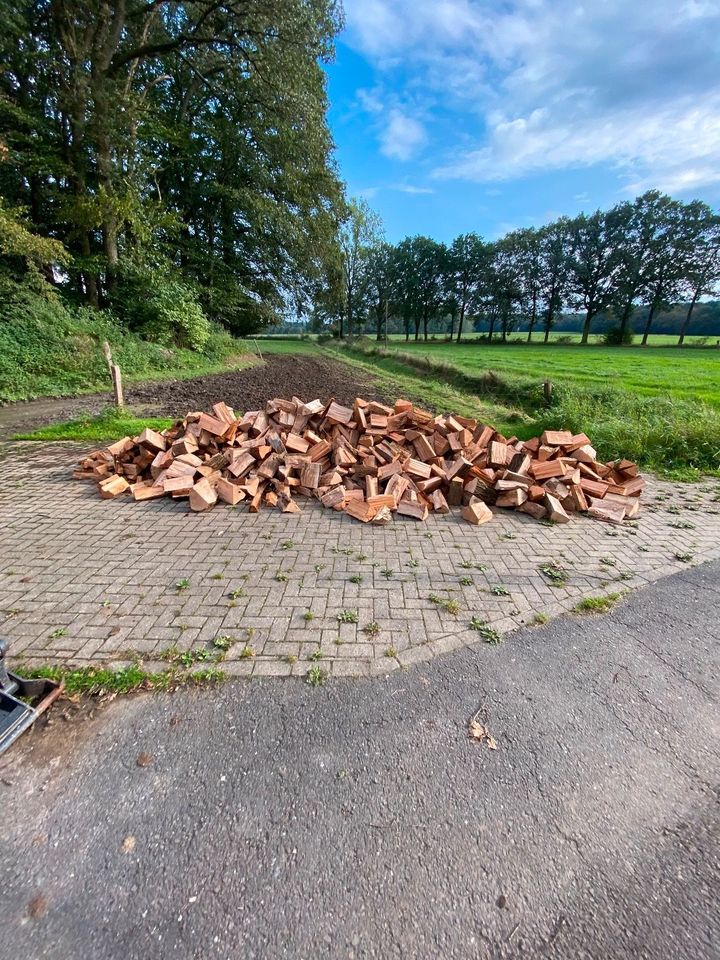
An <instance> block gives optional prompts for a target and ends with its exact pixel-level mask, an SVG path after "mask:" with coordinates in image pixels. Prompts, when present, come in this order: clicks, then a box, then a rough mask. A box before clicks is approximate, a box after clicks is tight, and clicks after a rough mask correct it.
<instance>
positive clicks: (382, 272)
mask: <svg viewBox="0 0 720 960" xmlns="http://www.w3.org/2000/svg"><path fill="white" fill-rule="evenodd" d="M393 254H394V250H393V247H392V246H391V244H389V243H384V242H383V243H378V244H376V245H375V246H374V247H371V248H370V251H369V254H368V265H367V267H368V290H369V294H370V300H371V303H372V309H373V311H374V313H375V339H376V340H382V339H383V331H384V333H385V336H387V326H386V323H387V319H388V314H389V311H390V302H391V300H392V299H393V297H394V293H395V279H396V273H395V257H394V255H393Z"/></svg>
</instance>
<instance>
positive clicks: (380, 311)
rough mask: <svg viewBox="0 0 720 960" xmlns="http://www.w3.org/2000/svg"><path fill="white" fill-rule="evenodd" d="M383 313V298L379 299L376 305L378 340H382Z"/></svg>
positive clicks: (376, 333) (376, 335)
mask: <svg viewBox="0 0 720 960" xmlns="http://www.w3.org/2000/svg"><path fill="white" fill-rule="evenodd" d="M382 315H383V305H382V300H380V301H378V303H377V305H376V307H375V316H376V317H377V327H376V331H375V339H376V340H382V325H383V321H382Z"/></svg>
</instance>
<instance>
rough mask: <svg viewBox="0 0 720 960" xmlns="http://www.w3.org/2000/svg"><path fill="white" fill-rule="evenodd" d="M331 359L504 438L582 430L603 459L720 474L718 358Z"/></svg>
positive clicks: (461, 349)
mask: <svg viewBox="0 0 720 960" xmlns="http://www.w3.org/2000/svg"><path fill="white" fill-rule="evenodd" d="M335 351H336V352H337V353H338V354H339V355H341V356H345V357H348V358H352V359H354V360H355V361H356V362H360V363H362V364H364V365H365V366H366V367H367V369H368V371H377V372H378V373H379V374H380V375H381V376H383V377H390V378H392V380H393V382H394V384H395V385H396V387H397V390H398V393H402V391H403V389H406V388H407V389H408V390H409V389H411V388H412V389H416V388H417V386H419V387H420V389H421V390H423V389H424V390H425V391H426V393H427V394H428V396H429V397H431V398H432V403H433V406H434V407H435V408H437V409H453V407H449V406H445V405H444V404H443V399H444V396H445V395H446V393H447V391H449V390H452V392H453V394H454V396H455V397H461V398H463V400H464V401H465V402H464V403H463V407H467V405H470V406H473V407H474V408H475V410H476V414H475V415H476V416H477V417H478V418H479V419H482V420H484V421H485V422H488V423H492V424H494V425H495V426H496V427H497V428H498V429H499V430H500V431H501V432H504V433H506V434H510V433H513V434H516V435H517V436H519V437H522V438H527V437H529V436H532V435H534V434H536V433H539V432H541V431H542V430H546V429H570V430H572V431H573V432H574V433H580V432H583V431H584V432H586V433H587V434H588V435H589V436H590V437H591V438H592V441H593V443H594V445H595V446H596V447H597V449H598V451H599V453H600V455H601V457H603V458H604V459H614V458H618V457H629V458H630V459H632V460H635V461H636V462H638V463H640V464H641V465H642V466H644V467H645V468H650V469H653V470H655V471H658V472H660V473H663V474H666V475H671V476H676V477H679V478H683V479H692V478H697V477H699V476H700V475H702V474H703V473H711V474H715V475H717V474H718V473H720V351H719V352H717V353H716V352H715V351H714V350H713V349H707V350H701V349H696V350H687V351H686V350H680V349H669V348H666V347H645V348H635V347H628V348H613V347H599V346H586V347H580V346H572V345H570V346H564V345H550V346H545V347H542V346H537V347H536V346H521V345H515V344H508V345H504V346H501V345H497V346H494V345H488V344H482V343H481V344H459V345H458V344H449V343H442V342H441V341H436V342H434V343H433V342H432V341H430V342H428V343H425V342H423V343H418V344H413V343H411V344H410V345H407V344H405V343H403V344H402V345H400V344H393V343H389V344H388V345H387V346H385V345H384V344H377V343H374V342H373V341H370V340H365V341H361V342H357V343H355V344H353V345H351V346H344V347H342V346H341V347H336V348H335ZM545 380H551V381H552V384H553V392H552V397H551V400H550V402H549V403H548V402H547V401H546V398H545V396H544V392H543V382H544V381H545ZM430 402H431V400H428V403H430ZM457 408H458V410H459V412H461V413H462V412H465V411H464V410H461V409H459V405H457Z"/></svg>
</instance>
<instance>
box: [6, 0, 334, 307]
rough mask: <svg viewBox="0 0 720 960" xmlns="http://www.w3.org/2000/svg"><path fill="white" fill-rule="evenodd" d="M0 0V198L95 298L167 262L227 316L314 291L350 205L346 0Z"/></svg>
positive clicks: (108, 296) (115, 292)
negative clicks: (337, 80)
mask: <svg viewBox="0 0 720 960" xmlns="http://www.w3.org/2000/svg"><path fill="white" fill-rule="evenodd" d="M0 3H2V7H0V11H2V12H4V13H5V12H10V13H12V16H11V17H8V23H9V28H8V29H6V30H4V31H3V33H2V35H0V59H2V62H3V66H4V70H3V72H2V73H1V74H0V103H1V104H2V107H0V137H2V139H3V140H4V141H5V143H6V144H7V147H8V150H9V151H10V164H9V165H2V166H4V167H7V166H9V168H10V172H9V173H6V172H5V171H3V172H0V190H1V191H2V192H3V194H4V195H5V196H6V197H7V198H8V199H9V200H10V202H11V203H13V204H20V205H24V206H28V207H29V208H30V209H31V210H37V211H39V213H38V214H37V215H38V216H41V217H43V219H44V223H43V227H44V228H46V229H47V231H48V233H49V235H51V236H53V237H55V238H57V239H60V240H62V241H63V242H65V243H66V244H67V245H68V247H69V248H70V250H71V252H72V253H73V256H74V268H73V272H72V276H73V277H75V278H76V281H77V286H78V289H79V290H80V291H81V292H82V294H83V295H84V296H85V297H86V298H87V299H88V300H89V301H90V302H91V303H94V304H98V303H102V302H107V301H113V300H114V299H115V298H116V297H117V296H119V295H120V294H119V289H118V288H119V286H120V285H121V284H122V283H123V282H124V278H125V276H126V274H127V271H128V269H130V270H131V271H135V275H136V274H137V270H138V269H139V270H141V271H142V270H144V271H146V272H153V271H155V272H156V271H157V270H158V269H159V268H160V267H161V266H162V269H164V270H166V271H167V270H178V269H179V268H182V271H183V278H184V280H186V281H187V282H188V283H190V284H192V285H194V286H195V287H196V288H197V289H198V291H199V295H200V296H201V299H202V301H203V304H204V306H205V308H206V310H207V311H208V312H209V313H211V314H212V315H215V316H217V318H218V319H221V320H224V321H226V322H228V323H229V324H230V325H233V324H235V325H236V326H237V325H241V324H242V323H243V322H244V321H245V319H247V317H248V316H251V315H253V313H254V314H255V317H256V319H257V317H262V315H263V311H264V310H265V309H266V305H267V304H270V305H271V306H273V307H276V308H278V309H279V308H281V307H282V306H283V305H285V304H286V303H292V304H293V305H294V306H297V305H298V303H300V302H302V301H304V300H306V299H307V297H308V294H309V291H310V290H311V289H312V287H313V284H314V283H315V281H316V280H317V277H318V276H319V275H321V274H322V262H321V261H322V260H323V258H325V257H326V256H328V255H330V250H331V248H332V246H333V244H334V243H335V242H336V235H337V221H338V217H339V215H341V214H342V187H341V184H340V182H339V180H338V177H337V174H336V172H335V169H334V166H333V161H332V140H331V137H330V134H329V131H328V128H327V124H326V118H325V115H326V108H327V97H326V91H325V82H326V81H325V76H324V73H323V70H322V66H321V62H322V61H324V60H327V59H329V58H330V57H331V56H332V52H333V40H334V36H335V34H336V33H337V31H338V29H339V28H340V25H341V18H340V15H339V12H338V10H337V8H336V7H335V4H334V0H283V2H281V0H220V2H218V0H189V2H177V0H151V2H148V0H119V2H117V3H109V2H107V0H88V2H86V3H82V4H79V3H75V2H73V0H26V2H24V3H20V4H12V3H9V2H7V0H0ZM38 145H40V146H39V147H38ZM34 216H35V214H34V213H33V217H34ZM146 284H147V282H146ZM140 287H142V283H140Z"/></svg>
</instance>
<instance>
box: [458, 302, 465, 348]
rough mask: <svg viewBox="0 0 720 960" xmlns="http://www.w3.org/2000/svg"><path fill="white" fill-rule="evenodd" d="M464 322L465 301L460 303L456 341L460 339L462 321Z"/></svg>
mask: <svg viewBox="0 0 720 960" xmlns="http://www.w3.org/2000/svg"><path fill="white" fill-rule="evenodd" d="M464 322H465V301H464V300H463V302H462V303H461V304H460V322H459V323H458V332H457V342H458V343H460V340H461V339H462V330H463V323H464Z"/></svg>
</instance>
